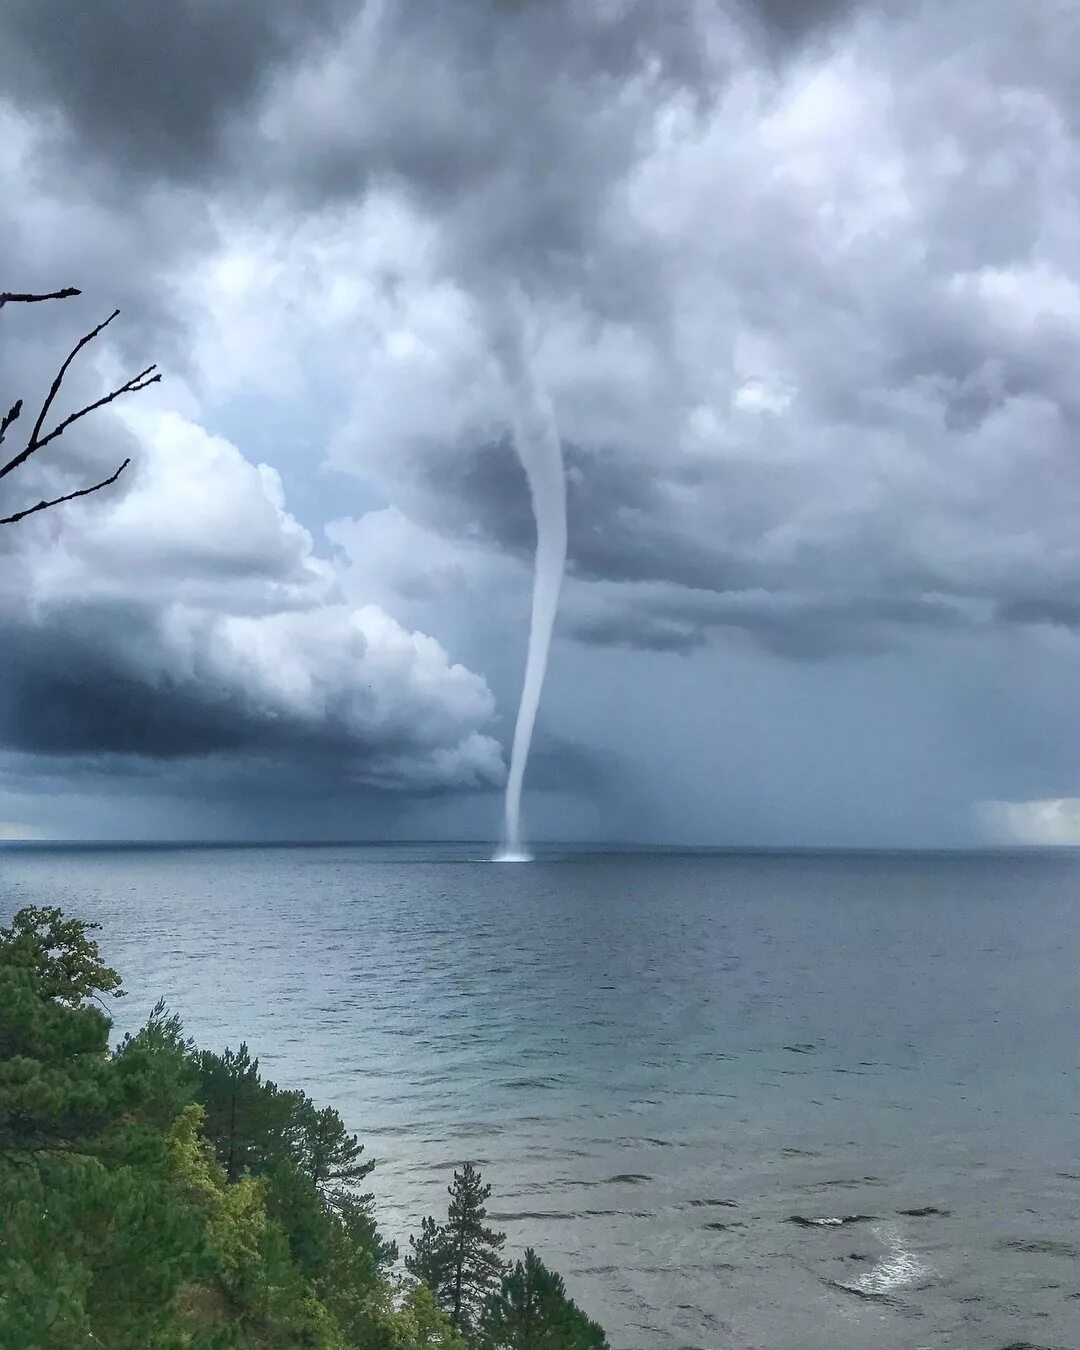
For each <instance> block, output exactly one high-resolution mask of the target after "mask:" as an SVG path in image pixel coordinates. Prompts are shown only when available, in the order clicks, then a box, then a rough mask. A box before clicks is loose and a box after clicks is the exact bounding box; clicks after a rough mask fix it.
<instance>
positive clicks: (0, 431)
mask: <svg viewBox="0 0 1080 1350" xmlns="http://www.w3.org/2000/svg"><path fill="white" fill-rule="evenodd" d="M21 412H22V399H21V398H17V399H16V400H15V402H14V403H13V404H12V405H11V407H10V408H9V409H8V410H7V412H6V413H5V414H4V420H3V421H2V422H0V445H3V443H4V437H5V436H6V435H7V429H8V427H9V426H11V424H12V422H14V421H15V420H16V419H17V418H18V416H19V414H20V413H21Z"/></svg>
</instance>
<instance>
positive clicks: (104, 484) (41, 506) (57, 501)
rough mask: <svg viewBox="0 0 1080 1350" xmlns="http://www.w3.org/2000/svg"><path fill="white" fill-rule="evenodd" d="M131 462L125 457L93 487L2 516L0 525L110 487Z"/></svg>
mask: <svg viewBox="0 0 1080 1350" xmlns="http://www.w3.org/2000/svg"><path fill="white" fill-rule="evenodd" d="M130 463H131V460H130V459H125V460H124V462H123V464H121V465H120V467H119V468H118V469H117V471H116V472H115V473H114V474H113V475H112V476H111V477H109V478H103V479H102V480H101V482H100V483H95V484H94V486H93V487H88V488H80V489H79V490H78V492H68V493H67V494H66V495H65V496H63V497H54V498H53V499H52V501H48V502H38V504H37V505H36V506H28V507H27V508H26V510H25V511H16V512H15V514H14V515H13V516H0V525H14V524H15V523H16V522H17V521H20V520H22V519H23V518H24V517H26V516H32V515H33V514H34V512H35V511H47V510H48V509H49V507H50V506H59V505H60V504H61V502H73V501H74V500H75V498H76V497H89V495H90V494H91V492H98V491H100V489H101V488H104V487H109V486H110V484H112V483H115V482H116V480H117V479H118V478H119V477H120V475H121V474H122V473H123V472H124V470H125V469H126V468H127V466H128V465H129V464H130Z"/></svg>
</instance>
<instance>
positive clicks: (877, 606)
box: [565, 586, 972, 661]
mask: <svg viewBox="0 0 1080 1350" xmlns="http://www.w3.org/2000/svg"><path fill="white" fill-rule="evenodd" d="M566 609H567V613H566V620H565V622H566V626H567V628H568V630H569V633H570V635H571V636H573V637H575V638H577V639H578V640H579V641H582V642H587V643H592V644H594V645H598V646H621V647H627V648H638V649H642V650H646V651H655V652H681V653H684V654H686V653H689V652H693V651H696V650H700V649H701V648H702V647H704V646H705V645H706V643H708V642H709V640H710V639H711V638H712V637H713V636H714V635H715V634H716V633H717V632H720V631H724V630H727V631H729V632H733V633H742V634H744V635H746V636H748V637H750V638H752V639H753V640H754V642H755V643H757V644H758V645H759V646H761V647H763V648H764V649H765V650H766V651H769V652H771V653H773V654H774V655H777V656H783V657H787V658H790V659H794V660H800V661H816V660H823V659H826V658H830V657H838V656H851V655H859V656H868V655H874V654H878V653H882V652H886V651H888V650H889V649H890V648H891V647H893V646H894V645H895V644H896V642H897V640H898V636H899V634H900V633H901V632H903V630H905V629H909V630H913V631H917V630H919V629H931V630H938V631H949V630H963V629H967V628H969V627H970V626H971V624H972V618H971V615H970V614H969V613H967V612H965V610H964V609H963V608H962V607H961V606H960V605H958V604H954V603H949V602H948V601H945V600H942V599H940V598H936V597H924V598H915V597H912V598H894V599H887V598H874V599H862V598H858V597H852V598H839V599H818V600H814V599H809V598H802V599H790V600H786V599H784V598H783V597H778V596H770V595H768V594H754V593H749V594H746V593H738V592H733V593H728V594H725V593H721V592H714V591H692V590H689V589H680V588H678V587H672V586H660V587H646V588H642V590H638V591H637V592H636V593H635V592H634V591H633V590H631V591H630V593H629V594H627V595H623V596H620V594H619V589H618V588H616V589H615V590H614V591H613V592H611V593H609V594H608V595H607V596H604V597H602V598H599V599H593V600H590V599H589V598H587V597H586V596H583V597H582V598H581V599H579V600H578V601H577V602H575V600H574V599H573V598H571V599H570V601H569V603H568V605H567V607H566Z"/></svg>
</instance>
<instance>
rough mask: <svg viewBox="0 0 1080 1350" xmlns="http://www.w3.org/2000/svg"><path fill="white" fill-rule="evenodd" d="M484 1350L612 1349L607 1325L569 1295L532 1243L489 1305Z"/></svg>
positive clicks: (558, 1276)
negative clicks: (583, 1308)
mask: <svg viewBox="0 0 1080 1350" xmlns="http://www.w3.org/2000/svg"><path fill="white" fill-rule="evenodd" d="M480 1344H481V1345H482V1347H483V1350H608V1342H607V1337H606V1336H605V1335H604V1331H603V1328H602V1327H600V1326H598V1325H597V1323H596V1322H592V1321H590V1320H589V1318H588V1317H586V1315H585V1314H584V1313H583V1312H582V1311H581V1309H580V1308H579V1307H578V1306H577V1304H576V1303H575V1302H574V1301H573V1299H571V1298H568V1297H567V1293H566V1286H565V1285H564V1283H563V1280H562V1276H561V1275H556V1274H555V1272H554V1271H551V1270H548V1268H547V1266H545V1265H544V1263H543V1261H541V1260H540V1258H539V1257H538V1256H537V1254H536V1253H535V1252H534V1251H533V1250H532V1248H531V1247H530V1248H529V1249H528V1250H527V1251H526V1253H525V1259H524V1260H523V1261H517V1262H515V1264H514V1266H513V1268H512V1269H511V1270H508V1271H507V1273H506V1274H505V1275H504V1276H503V1281H502V1286H501V1288H500V1289H499V1291H498V1293H497V1294H494V1295H493V1296H492V1297H491V1298H490V1299H489V1300H488V1303H487V1306H486V1308H485V1309H484V1316H483V1321H482V1325H481V1334H480Z"/></svg>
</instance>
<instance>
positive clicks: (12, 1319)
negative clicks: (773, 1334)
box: [0, 907, 609, 1350]
mask: <svg viewBox="0 0 1080 1350" xmlns="http://www.w3.org/2000/svg"><path fill="white" fill-rule="evenodd" d="M96 927H97V925H95V924H89V923H84V922H81V921H80V920H77V919H67V918H65V917H64V915H63V914H62V912H61V911H60V910H59V909H54V908H36V907H29V908H25V909H22V910H20V911H19V912H18V914H16V915H15V918H14V920H13V921H12V923H11V925H10V926H9V927H6V928H3V927H0V1345H3V1346H5V1347H8V1346H10V1347H12V1348H13V1350H14V1348H15V1347H18V1350H81V1348H82V1347H86V1348H87V1350H89V1347H108V1350H188V1348H189V1347H190V1348H191V1350H294V1348H300V1350H609V1348H608V1341H607V1338H606V1336H605V1335H604V1332H603V1330H602V1329H601V1328H600V1327H599V1326H598V1325H597V1324H596V1323H595V1322H593V1321H591V1320H590V1319H589V1318H588V1317H587V1316H586V1314H585V1313H584V1312H582V1310H581V1309H579V1308H578V1307H577V1306H576V1304H575V1303H574V1302H573V1300H572V1299H571V1298H569V1297H568V1295H567V1293H566V1289H565V1286H564V1284H563V1281H562V1279H561V1278H560V1277H559V1276H558V1275H557V1274H555V1273H554V1272H553V1271H550V1270H549V1269H548V1268H547V1267H546V1266H545V1265H544V1263H543V1261H542V1260H541V1259H540V1258H539V1257H538V1256H537V1254H536V1253H535V1252H534V1251H532V1250H531V1249H528V1250H527V1251H526V1252H525V1254H524V1256H523V1258H522V1259H520V1260H517V1261H515V1262H513V1263H509V1262H507V1261H505V1260H504V1258H503V1256H502V1254H501V1252H502V1248H503V1245H504V1243H505V1236H504V1235H503V1234H501V1233H498V1232H496V1231H495V1230H493V1229H491V1228H489V1227H487V1226H486V1225H485V1222H484V1220H485V1218H486V1217H487V1211H486V1201H487V1199H488V1196H489V1195H490V1191H491V1188H490V1186H487V1185H485V1184H484V1182H483V1179H482V1178H481V1176H480V1174H479V1172H477V1171H476V1169H475V1168H474V1167H472V1166H471V1165H469V1164H466V1165H465V1166H463V1167H462V1168H461V1169H460V1170H459V1171H457V1172H455V1173H454V1176H453V1181H452V1183H451V1185H450V1188H449V1195H450V1200H449V1205H448V1211H447V1215H446V1218H445V1220H444V1221H439V1220H437V1219H436V1218H434V1217H429V1218H426V1219H425V1220H424V1221H423V1225H422V1228H421V1232H420V1233H419V1234H415V1235H413V1236H412V1237H411V1238H410V1244H409V1248H410V1249H409V1252H408V1253H407V1254H406V1255H405V1258H404V1267H405V1273H404V1275H402V1274H401V1273H400V1272H399V1270H398V1257H399V1252H398V1248H397V1246H396V1244H395V1243H393V1242H389V1241H387V1240H386V1239H385V1238H384V1237H383V1236H382V1235H381V1234H380V1232H379V1230H378V1226H377V1223H376V1220H375V1215H374V1197H373V1196H372V1195H371V1194H370V1193H368V1192H367V1191H366V1190H365V1189H364V1188H363V1183H365V1181H366V1179H367V1177H368V1176H369V1174H370V1173H371V1171H372V1169H373V1167H374V1164H373V1162H371V1161H370V1160H368V1159H366V1158H364V1156H363V1152H364V1150H363V1145H362V1144H361V1143H360V1142H359V1140H358V1138H357V1136H356V1135H351V1134H349V1133H348V1131H347V1130H346V1128H345V1124H344V1122H343V1121H342V1119H341V1117H340V1116H339V1114H338V1113H337V1112H336V1111H335V1110H334V1109H333V1108H331V1107H324V1108H319V1107H317V1106H316V1105H315V1103H314V1102H313V1101H312V1100H311V1099H310V1098H309V1097H308V1096H307V1095H306V1094H305V1093H304V1092H303V1091H300V1090H296V1089H288V1088H282V1087H279V1086H278V1085H277V1084H275V1083H272V1082H270V1081H268V1080H267V1079H265V1078H263V1077H262V1075H261V1074H260V1072H259V1061H258V1059H254V1058H252V1057H251V1055H250V1053H249V1051H248V1047H247V1046H246V1045H245V1044H243V1043H241V1044H240V1045H239V1048H238V1049H237V1050H235V1051H234V1050H230V1049H227V1050H225V1051H224V1052H223V1053H222V1054H217V1053H215V1052H213V1051H209V1050H200V1049H199V1048H198V1047H197V1046H196V1045H195V1044H194V1042H193V1041H192V1040H190V1039H189V1038H187V1037H185V1035H184V1031H183V1027H182V1024H181V1022H180V1019H179V1018H178V1017H176V1016H175V1015H173V1014H170V1013H169V1011H168V1009H167V1008H166V1007H165V1004H164V1003H163V1002H159V1003H158V1004H157V1006H156V1007H155V1008H154V1009H153V1011H152V1013H151V1014H150V1017H149V1019H148V1021H147V1022H146V1024H145V1025H144V1026H143V1027H142V1028H141V1029H140V1030H139V1031H137V1032H135V1033H134V1034H132V1035H127V1036H125V1037H124V1039H123V1041H122V1042H121V1043H120V1044H119V1045H118V1046H117V1047H116V1048H115V1049H110V1047H109V1033H110V1031H111V1028H112V1021H111V1019H110V1017H109V1016H108V1004H107V1002H106V1001H105V1000H106V999H108V998H120V997H123V995H124V991H123V988H122V981H121V977H120V975H119V974H118V973H117V972H116V971H115V970H113V969H112V968H111V967H109V966H108V965H106V964H105V962H104V960H103V958H102V956H101V952H100V950H99V948H98V945H97V943H96V941H95V940H94V938H93V936H92V933H93V930H94V929H95V928H96Z"/></svg>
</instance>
